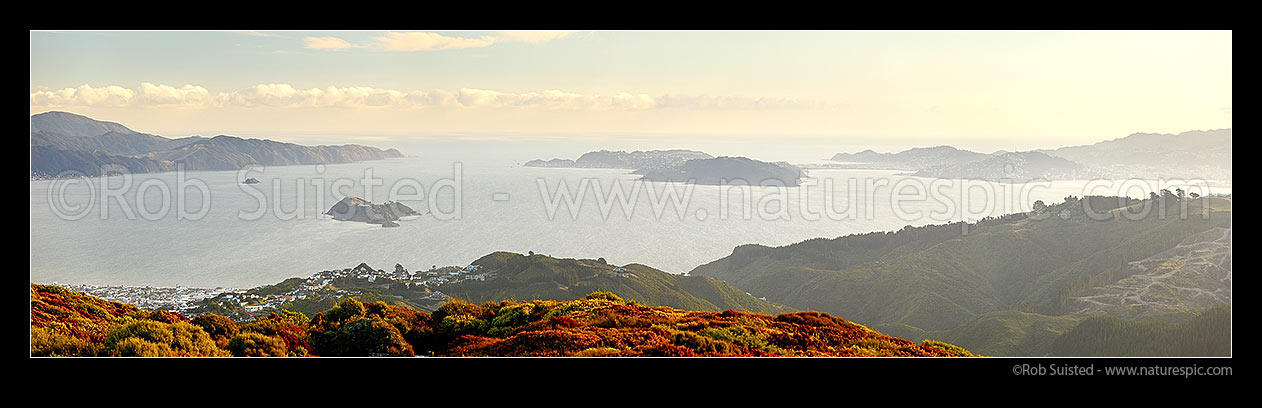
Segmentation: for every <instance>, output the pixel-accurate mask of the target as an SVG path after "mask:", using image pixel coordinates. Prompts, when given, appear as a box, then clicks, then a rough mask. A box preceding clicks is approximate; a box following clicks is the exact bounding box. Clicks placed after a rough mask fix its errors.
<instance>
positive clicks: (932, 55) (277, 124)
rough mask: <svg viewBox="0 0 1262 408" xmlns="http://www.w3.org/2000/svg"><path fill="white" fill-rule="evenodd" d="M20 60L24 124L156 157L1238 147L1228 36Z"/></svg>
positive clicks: (183, 40) (717, 34) (997, 37)
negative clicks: (400, 148)
mask: <svg viewBox="0 0 1262 408" xmlns="http://www.w3.org/2000/svg"><path fill="white" fill-rule="evenodd" d="M30 40H31V50H30V52H31V66H30V72H31V84H30V92H31V99H30V103H31V105H30V108H31V113H32V114H36V113H40V112H45V111H49V110H61V111H68V112H74V113H78V114H82V115H87V116H90V117H93V118H96V119H101V120H108V121H114V122H119V123H122V124H124V125H127V126H128V127H130V128H132V129H135V130H139V131H143V132H148V133H155V134H160V135H163V136H168V137H182V136H190V135H216V134H233V135H245V136H259V137H268V138H272V139H277V140H285V141H326V140H327V141H330V142H332V141H334V140H332V139H338V138H341V139H345V140H341V141H342V142H360V141H366V142H377V143H378V144H382V143H384V144H391V143H401V144H407V143H419V142H423V141H424V140H427V139H432V138H486V137H498V138H510V139H511V138H517V139H521V140H531V139H549V140H575V141H580V142H582V143H583V144H585V145H586V144H592V145H599V144H601V143H606V142H607V143H606V144H610V145H616V144H617V143H616V142H618V141H619V140H632V139H634V140H637V141H640V142H643V143H647V144H650V145H651V144H652V141H654V140H663V141H670V140H693V141H699V142H705V141H720V140H745V141H749V142H752V143H778V144H785V143H795V142H800V143H801V144H802V145H811V146H825V145H830V144H839V145H840V144H847V145H854V144H862V143H878V142H879V143H884V144H885V145H889V146H903V147H912V146H926V145H941V144H951V145H955V146H957V147H961V148H969V147H973V148H976V149H978V150H986V149H987V148H991V149H997V148H1003V149H1008V150H1019V149H1033V148H1054V147H1060V146H1065V145H1075V144H1090V143H1095V142H1099V141H1102V140H1109V139H1115V138H1119V137H1124V136H1126V135H1129V134H1132V133H1136V132H1155V133H1179V132H1183V131H1188V130H1208V129H1222V128H1230V127H1231V78H1232V77H1231V41H1232V39H1231V32H1230V31H460V32H452V31H442V32H430V31H323V32H314V31H313V32H295V31H261V32H259V31H231V32H215V31H163V32H153V31H105V32H93V31H64V32H44V31H32V32H31V33H30ZM488 135H490V136H488ZM645 140H648V141H649V142H644V141H645ZM877 150H878V151H881V150H882V149H877Z"/></svg>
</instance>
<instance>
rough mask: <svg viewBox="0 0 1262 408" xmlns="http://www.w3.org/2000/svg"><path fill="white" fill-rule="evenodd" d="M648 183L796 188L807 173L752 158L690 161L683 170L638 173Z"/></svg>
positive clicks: (781, 164)
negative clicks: (667, 182) (664, 182)
mask: <svg viewBox="0 0 1262 408" xmlns="http://www.w3.org/2000/svg"><path fill="white" fill-rule="evenodd" d="M635 173H636V174H642V175H643V176H642V177H640V180H645V181H677V182H689V183H696V184H707V185H740V184H748V185H751V186H768V185H783V186H787V187H796V186H798V185H799V183H800V182H801V180H802V177H803V176H804V175H805V173H804V172H803V171H802V169H801V168H798V167H797V166H794V165H792V164H789V163H787V162H776V163H768V162H764V161H758V160H754V159H750V158H748V157H726V156H723V157H716V158H713V159H699V160H688V161H686V162H684V163H682V164H680V165H679V166H675V167H669V168H661V169H649V170H643V169H642V170H637V171H636V172H635Z"/></svg>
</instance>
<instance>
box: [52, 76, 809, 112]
mask: <svg viewBox="0 0 1262 408" xmlns="http://www.w3.org/2000/svg"><path fill="white" fill-rule="evenodd" d="M818 105H819V104H818V103H816V102H813V101H801V100H796V99H785V98H765V97H758V98H751V97H744V96H706V95H661V96H652V95H648V94H643V93H630V92H617V93H613V94H610V95H598V94H591V95H589V94H581V93H574V92H565V91H561V90H555V89H553V90H545V91H538V92H526V93H511V92H500V91H495V90H489V89H475V88H460V89H459V90H457V91H454V92H453V91H446V90H441V89H437V90H430V91H419V90H418V91H400V90H394V89H384V88H374V87H363V86H351V87H337V86H328V87H324V88H310V89H299V88H295V87H294V86H292V85H289V84H258V85H255V86H252V87H249V88H246V89H242V90H238V91H234V92H218V93H211V92H210V91H208V90H207V89H206V88H203V87H201V86H196V85H184V86H182V87H178V88H177V87H174V86H170V85H155V84H152V83H148V82H145V83H142V84H140V87H138V88H136V89H130V88H125V87H121V86H117V85H109V86H104V87H93V86H91V85H81V86H79V87H77V88H63V89H37V90H35V91H33V92H31V107H32V108H60V107H163V106H165V107H188V108H223V107H237V108H259V107H268V108H390V107H394V108H426V107H452V108H469V109H553V110H646V109H705V110H758V109H802V108H810V107H815V106H818Z"/></svg>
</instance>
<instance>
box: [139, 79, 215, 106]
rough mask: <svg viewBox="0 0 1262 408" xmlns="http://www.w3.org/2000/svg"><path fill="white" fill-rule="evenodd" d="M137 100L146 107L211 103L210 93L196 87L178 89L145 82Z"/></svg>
mask: <svg viewBox="0 0 1262 408" xmlns="http://www.w3.org/2000/svg"><path fill="white" fill-rule="evenodd" d="M136 100H137V102H138V103H140V104H144V105H172V104H174V105H198V104H203V103H207V102H209V101H210V91H207V90H206V88H202V87H200V86H195V85H184V86H182V87H179V88H176V87H173V86H170V85H154V84H151V83H148V82H145V83H141V84H140V91H139V92H137V93H136Z"/></svg>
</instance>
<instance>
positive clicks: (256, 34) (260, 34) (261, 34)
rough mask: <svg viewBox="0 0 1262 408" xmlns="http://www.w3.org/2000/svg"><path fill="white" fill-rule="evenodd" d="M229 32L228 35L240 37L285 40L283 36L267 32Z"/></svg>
mask: <svg viewBox="0 0 1262 408" xmlns="http://www.w3.org/2000/svg"><path fill="white" fill-rule="evenodd" d="M229 32H230V33H237V34H241V35H248V36H251V37H263V38H285V36H283V35H280V34H276V33H274V32H269V31H254V30H242V31H229Z"/></svg>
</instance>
